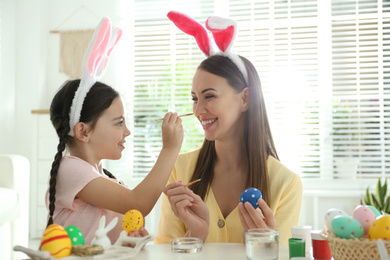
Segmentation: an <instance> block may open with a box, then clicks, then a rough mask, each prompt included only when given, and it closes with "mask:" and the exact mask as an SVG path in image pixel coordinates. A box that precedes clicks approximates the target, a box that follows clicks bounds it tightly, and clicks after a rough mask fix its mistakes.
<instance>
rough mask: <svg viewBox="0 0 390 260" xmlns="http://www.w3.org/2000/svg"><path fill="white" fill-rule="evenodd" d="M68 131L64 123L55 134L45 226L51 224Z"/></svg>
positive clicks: (67, 126) (67, 125)
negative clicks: (47, 213) (56, 136)
mask: <svg viewBox="0 0 390 260" xmlns="http://www.w3.org/2000/svg"><path fill="white" fill-rule="evenodd" d="M68 132H69V124H68V123H66V126H65V127H64V128H59V129H58V130H57V134H58V136H59V137H60V142H59V144H58V146H57V154H56V155H55V157H54V162H53V164H52V165H51V170H50V188H49V202H50V203H49V220H48V222H47V226H49V225H51V224H53V215H54V210H55V201H56V198H55V195H56V184H57V174H58V168H59V167H60V162H61V159H62V153H63V152H64V151H65V148H66V143H67V142H68Z"/></svg>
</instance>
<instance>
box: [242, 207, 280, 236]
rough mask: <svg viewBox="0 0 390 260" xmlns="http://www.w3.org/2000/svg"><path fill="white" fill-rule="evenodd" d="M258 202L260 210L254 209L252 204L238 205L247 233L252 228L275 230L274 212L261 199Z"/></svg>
mask: <svg viewBox="0 0 390 260" xmlns="http://www.w3.org/2000/svg"><path fill="white" fill-rule="evenodd" d="M257 202H258V203H259V208H256V209H255V208H253V206H252V204H250V203H249V202H245V204H243V203H242V202H240V203H239V204H238V215H239V216H240V221H241V224H242V227H243V230H244V231H245V230H248V229H252V228H271V229H275V228H276V220H275V217H274V214H273V213H272V210H271V209H270V208H269V207H268V205H267V203H265V201H264V200H263V199H259V200H258V201H257ZM260 209H261V210H260ZM243 236H244V232H243ZM244 240H245V239H244Z"/></svg>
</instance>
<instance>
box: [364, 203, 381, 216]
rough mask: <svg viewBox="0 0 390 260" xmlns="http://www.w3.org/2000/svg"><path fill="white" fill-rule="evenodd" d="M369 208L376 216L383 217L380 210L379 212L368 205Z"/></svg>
mask: <svg viewBox="0 0 390 260" xmlns="http://www.w3.org/2000/svg"><path fill="white" fill-rule="evenodd" d="M367 207H368V208H369V209H371V210H372V211H373V212H374V214H375V216H377V217H379V216H381V215H382V214H381V213H380V212H379V210H377V209H376V208H375V207H374V206H371V205H367Z"/></svg>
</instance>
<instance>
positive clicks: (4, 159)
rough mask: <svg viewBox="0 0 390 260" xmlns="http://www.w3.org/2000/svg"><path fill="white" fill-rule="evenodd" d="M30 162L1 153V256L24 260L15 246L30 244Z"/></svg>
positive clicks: (5, 258)
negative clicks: (14, 249) (14, 248)
mask: <svg viewBox="0 0 390 260" xmlns="http://www.w3.org/2000/svg"><path fill="white" fill-rule="evenodd" d="M29 191H30V163H29V161H28V159H27V158H25V157H23V156H20V155H14V154H0V259H4V260H8V259H22V258H25V255H24V254H21V253H19V252H14V251H13V247H14V246H15V245H21V246H24V247H28V241H29Z"/></svg>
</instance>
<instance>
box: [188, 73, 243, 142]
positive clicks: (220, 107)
mask: <svg viewBox="0 0 390 260" xmlns="http://www.w3.org/2000/svg"><path fill="white" fill-rule="evenodd" d="M191 95H192V100H193V101H194V104H193V108H192V110H193V112H194V114H195V116H196V117H197V118H198V119H199V121H200V123H201V124H202V127H203V129H204V131H205V137H206V139H207V140H209V141H213V140H230V139H231V138H240V137H241V136H242V135H243V134H244V126H245V117H244V115H243V113H244V112H245V111H246V110H247V109H248V102H247V89H244V90H243V91H241V92H240V93H237V92H236V90H234V89H233V88H232V87H231V86H230V85H229V84H228V83H227V81H226V79H225V78H223V77H220V76H217V75H214V74H211V73H209V72H206V71H205V70H202V69H198V70H197V71H196V73H195V75H194V78H193V81H192V90H191Z"/></svg>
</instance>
